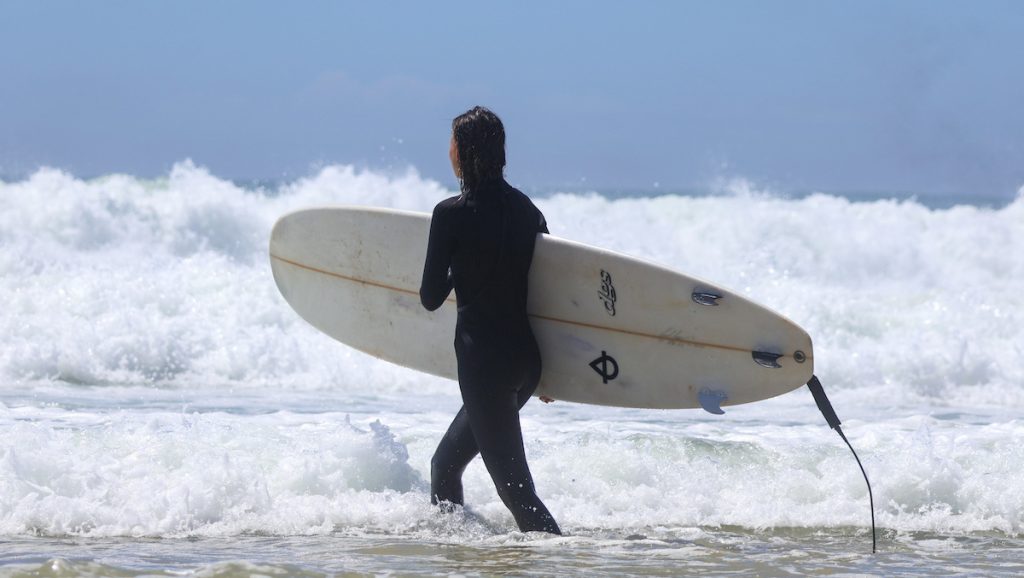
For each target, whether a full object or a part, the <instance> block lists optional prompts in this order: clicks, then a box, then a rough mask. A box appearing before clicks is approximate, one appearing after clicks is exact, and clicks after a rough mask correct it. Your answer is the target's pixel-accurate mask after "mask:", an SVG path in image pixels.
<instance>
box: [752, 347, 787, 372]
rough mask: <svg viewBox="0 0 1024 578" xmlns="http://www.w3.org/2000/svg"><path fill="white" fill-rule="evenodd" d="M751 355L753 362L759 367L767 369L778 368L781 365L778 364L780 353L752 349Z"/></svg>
mask: <svg viewBox="0 0 1024 578" xmlns="http://www.w3.org/2000/svg"><path fill="white" fill-rule="evenodd" d="M750 354H751V356H752V357H753V358H754V363H756V364H758V365H760V366H761V367H767V368H769V369H778V368H780V367H782V366H781V365H779V358H780V357H782V354H781V353H769V352H767V351H752V352H751V353H750Z"/></svg>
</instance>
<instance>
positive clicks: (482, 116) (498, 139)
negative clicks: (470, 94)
mask: <svg viewBox="0 0 1024 578" xmlns="http://www.w3.org/2000/svg"><path fill="white" fill-rule="evenodd" d="M449 156H450V157H451V160H452V169H454V170H455V176H456V177H458V178H459V181H460V183H461V184H462V190H463V191H473V190H474V189H476V188H477V187H479V186H480V185H482V184H483V183H487V182H490V181H496V180H498V179H501V178H502V173H503V172H504V169H505V126H504V125H502V124H501V119H500V118H498V115H496V114H494V113H493V112H491V111H489V110H487V109H486V108H484V107H482V106H476V107H473V108H472V109H470V110H468V111H466V112H465V113H463V114H460V115H459V116H457V117H455V120H453V121H452V144H451V150H450V151H449Z"/></svg>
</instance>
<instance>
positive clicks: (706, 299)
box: [690, 291, 722, 307]
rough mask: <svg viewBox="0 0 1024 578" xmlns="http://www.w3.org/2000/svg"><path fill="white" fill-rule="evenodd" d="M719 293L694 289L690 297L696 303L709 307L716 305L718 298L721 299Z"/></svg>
mask: <svg viewBox="0 0 1024 578" xmlns="http://www.w3.org/2000/svg"><path fill="white" fill-rule="evenodd" d="M721 298H722V296H721V295H717V294H715V293H712V292H710V291H694V292H693V293H691V294H690V299H693V302H694V303H696V304H698V305H707V306H709V307H718V300H719V299H721Z"/></svg>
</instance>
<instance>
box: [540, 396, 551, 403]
mask: <svg viewBox="0 0 1024 578" xmlns="http://www.w3.org/2000/svg"><path fill="white" fill-rule="evenodd" d="M539 397H540V400H541V401H543V402H544V403H551V402H553V401H555V400H554V399H552V398H550V397H548V396H546V395H541V396H539Z"/></svg>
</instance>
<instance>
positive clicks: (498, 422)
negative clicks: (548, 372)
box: [463, 387, 562, 534]
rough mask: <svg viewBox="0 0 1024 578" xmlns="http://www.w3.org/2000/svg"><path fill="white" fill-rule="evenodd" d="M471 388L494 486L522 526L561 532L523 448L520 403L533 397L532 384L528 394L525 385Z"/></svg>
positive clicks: (472, 410) (470, 402)
mask: <svg viewBox="0 0 1024 578" xmlns="http://www.w3.org/2000/svg"><path fill="white" fill-rule="evenodd" d="M467 389H470V388H465V387H464V388H463V399H464V400H465V401H466V404H467V407H468V412H467V413H468V417H469V422H470V426H471V427H472V429H473V436H474V437H475V438H476V442H477V446H478V447H479V448H480V454H481V456H482V457H483V460H484V465H485V466H487V472H488V473H489V474H490V475H491V480H493V481H494V487H495V488H496V489H497V491H498V495H499V496H500V497H501V501H502V502H504V504H505V506H506V507H507V508H508V509H509V511H511V512H512V516H513V517H515V519H516V524H518V526H519V529H520V530H521V531H523V532H534V531H540V532H550V533H552V534H561V533H562V532H561V530H560V529H559V528H558V523H557V522H555V519H554V517H553V516H552V515H551V512H549V511H548V509H547V507H545V506H544V503H543V502H542V501H541V500H540V498H539V497H538V496H537V492H536V490H535V489H534V485H533V477H532V476H531V475H530V468H529V466H528V465H527V463H526V452H525V451H524V449H523V432H522V428H521V427H520V424H519V407H520V405H521V403H520V402H521V401H522V402H525V401H526V399H528V398H529V393H530V392H532V388H529V389H527V391H526V392H525V396H523V394H524V392H523V390H522V389H521V390H519V391H513V390H505V389H499V390H497V391H495V390H494V389H491V390H490V391H488V389H489V388H486V387H484V388H472V389H473V390H474V391H473V392H472V393H471V394H470V395H466V393H467V391H466V390H467ZM521 396H522V397H521Z"/></svg>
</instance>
